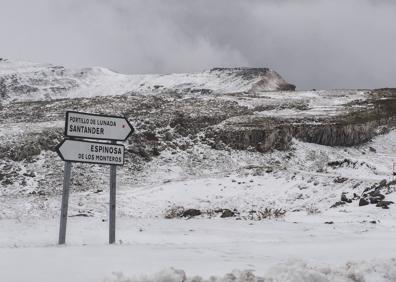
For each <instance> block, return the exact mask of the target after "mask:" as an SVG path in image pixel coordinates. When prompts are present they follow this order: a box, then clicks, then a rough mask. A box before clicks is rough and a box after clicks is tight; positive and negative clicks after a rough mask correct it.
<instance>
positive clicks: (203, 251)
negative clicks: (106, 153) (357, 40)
mask: <svg viewBox="0 0 396 282" xmlns="http://www.w3.org/2000/svg"><path fill="white" fill-rule="evenodd" d="M285 87H286V88H287V87H290V88H291V86H290V85H288V84H285V82H284V81H283V80H282V79H281V78H280V77H279V76H278V75H277V74H276V73H274V72H272V71H270V70H267V69H241V68H234V69H213V70H210V71H206V72H203V73H197V74H172V75H123V74H117V73H114V72H111V71H109V70H107V69H103V68H88V69H81V70H71V69H65V68H63V67H57V66H52V65H47V64H33V63H23V62H9V61H2V62H0V96H1V97H2V98H1V99H2V100H1V101H2V103H0V281H55V280H56V281H65V282H66V281H84V282H86V281H111V282H115V281H117V282H121V281H172V282H173V281H175V282H176V281H181V280H183V279H184V280H183V281H206V280H203V279H211V278H208V277H209V276H210V275H215V276H216V277H224V278H212V279H211V280H209V281H224V282H228V281H240V282H252V281H267V280H268V281H288V282H291V281H293V282H294V281H320V282H322V281H323V282H325V281H326V282H327V281H342V282H344V281H345V282H346V281H348V282H350V281H373V282H377V281H386V282H393V281H395V277H396V269H395V258H394V257H395V255H394V254H395V253H396V245H395V244H394V240H395V232H396V220H395V208H396V206H395V204H394V203H393V202H396V181H395V177H396V175H395V172H394V165H395V163H396V142H395V140H396V89H377V90H330V91H327V90H322V91H297V92H295V91H268V90H274V89H284V88H285ZM121 94H122V95H121ZM150 94H155V95H150ZM59 98H62V99H59ZM66 110H78V111H83V112H92V113H102V114H116V115H124V116H125V117H126V118H128V119H129V121H130V122H131V123H132V125H133V126H134V128H135V132H134V134H133V135H132V136H131V137H130V138H129V139H128V140H127V141H126V142H124V145H125V148H126V153H125V159H126V161H125V165H124V166H123V167H119V168H118V169H117V246H114V247H108V246H106V245H105V244H106V242H107V234H108V222H107V220H108V210H109V207H108V202H109V197H108V196H109V168H108V167H107V166H99V165H94V164H73V168H72V179H71V194H70V202H69V217H70V218H69V220H68V222H69V223H68V224H69V225H68V234H67V243H68V244H69V245H68V246H66V247H65V248H58V247H56V246H55V245H56V239H57V232H58V224H59V222H58V218H59V209H60V202H61V196H60V195H61V191H62V180H63V179H62V178H63V165H64V164H63V162H62V161H61V159H60V158H59V157H58V156H57V154H56V153H55V152H54V147H55V146H56V145H57V144H58V143H59V142H60V141H61V139H63V138H64V136H63V126H64V118H65V111H66ZM32 258H38V259H34V260H33V259H32ZM54 258H57V259H54ZM290 259H292V260H290ZM295 259H297V260H295ZM350 261H352V262H350ZM43 265H45V266H46V267H43ZM169 267H174V268H176V269H182V270H172V269H171V270H169ZM15 269H18V270H19V269H23V270H24V271H15ZM161 269H168V270H166V271H165V272H164V271H163V272H160V273H159V274H158V275H149V276H148V278H141V279H140V278H136V279H135V278H134V277H136V275H138V276H139V275H141V274H152V273H155V272H156V271H160V270H161ZM233 269H240V270H241V271H240V272H238V271H234V272H233V273H230V272H231V271H232V270H233ZM246 269H247V271H244V270H246ZM183 271H185V272H186V273H187V274H186V277H185V274H184V272H183ZM253 271H255V272H254V274H253ZM225 273H228V274H227V275H226V276H224V275H225ZM194 274H198V275H200V276H201V277H203V278H200V277H196V278H193V277H191V275H194ZM216 279H217V280H216ZM238 279H239V280H238Z"/></svg>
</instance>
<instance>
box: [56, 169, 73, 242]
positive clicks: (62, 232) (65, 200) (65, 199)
mask: <svg viewBox="0 0 396 282" xmlns="http://www.w3.org/2000/svg"><path fill="white" fill-rule="evenodd" d="M71 166H72V164H71V162H65V170H64V172H63V174H64V175H63V193H62V207H61V217H60V228H59V241H58V243H59V245H62V244H64V243H65V240H66V223H67V209H68V205H69V188H70V173H71Z"/></svg>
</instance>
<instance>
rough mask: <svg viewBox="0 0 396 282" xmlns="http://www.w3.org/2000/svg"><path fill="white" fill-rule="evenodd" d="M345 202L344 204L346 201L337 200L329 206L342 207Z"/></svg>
mask: <svg viewBox="0 0 396 282" xmlns="http://www.w3.org/2000/svg"><path fill="white" fill-rule="evenodd" d="M345 204H346V202H344V201H338V202H336V203H334V204H333V205H332V206H331V207H330V208H338V207H342V206H343V205H345Z"/></svg>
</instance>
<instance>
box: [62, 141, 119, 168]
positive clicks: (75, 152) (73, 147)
mask: <svg viewBox="0 0 396 282" xmlns="http://www.w3.org/2000/svg"><path fill="white" fill-rule="evenodd" d="M56 151H57V153H58V155H59V156H60V157H61V158H62V160H64V161H69V162H80V163H95V164H109V165H123V164H124V146H123V145H117V144H108V143H101V142H91V141H81V140H69V139H65V140H63V141H62V142H61V143H60V144H59V145H58V146H57V148H56Z"/></svg>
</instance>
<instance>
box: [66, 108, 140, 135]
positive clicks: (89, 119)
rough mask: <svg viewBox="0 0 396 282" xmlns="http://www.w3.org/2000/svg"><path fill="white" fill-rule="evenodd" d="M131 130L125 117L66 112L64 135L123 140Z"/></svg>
mask: <svg viewBox="0 0 396 282" xmlns="http://www.w3.org/2000/svg"><path fill="white" fill-rule="evenodd" d="M133 131H134V129H133V127H132V125H131V124H130V123H129V121H128V120H127V119H126V118H125V117H120V116H109V115H97V114H87V113H80V112H74V111H67V112H66V124H65V135H66V136H68V137H78V138H88V139H100V140H113V141H125V140H126V139H127V138H128V137H129V135H131V134H132V132H133Z"/></svg>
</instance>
